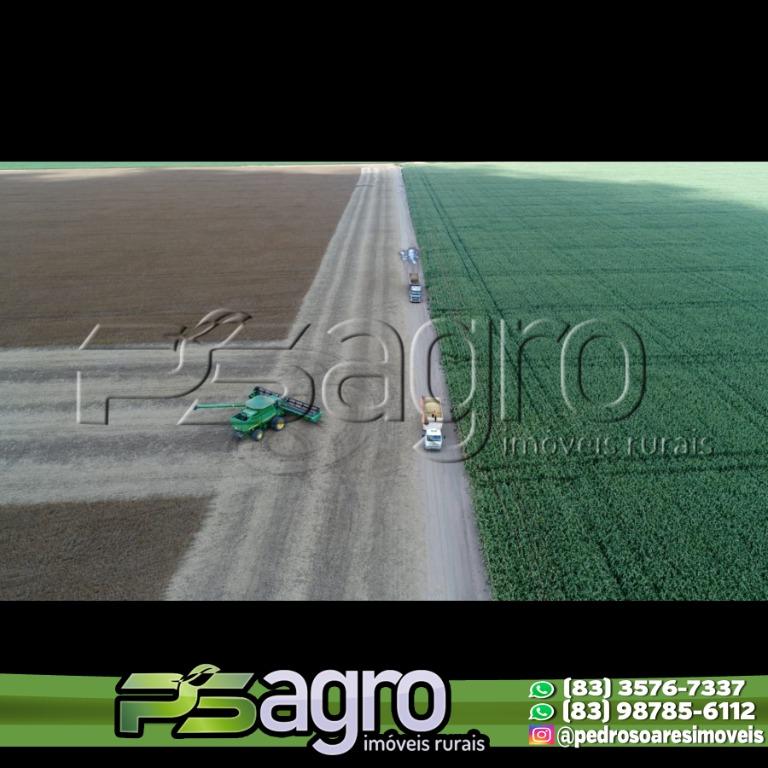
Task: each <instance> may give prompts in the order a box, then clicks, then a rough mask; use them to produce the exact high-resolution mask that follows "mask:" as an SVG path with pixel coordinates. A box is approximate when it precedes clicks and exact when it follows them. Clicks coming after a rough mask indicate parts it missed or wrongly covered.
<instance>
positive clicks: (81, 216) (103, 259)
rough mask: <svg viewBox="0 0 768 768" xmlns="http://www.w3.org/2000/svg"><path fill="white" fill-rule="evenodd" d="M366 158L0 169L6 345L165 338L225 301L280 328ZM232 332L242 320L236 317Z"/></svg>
mask: <svg viewBox="0 0 768 768" xmlns="http://www.w3.org/2000/svg"><path fill="white" fill-rule="evenodd" d="M359 174H360V169H359V168H358V167H355V166H309V167H301V168H218V169H210V170H198V169H162V170H157V169H129V170H125V169H117V170H115V169H111V170H88V171H19V172H10V171H9V172H0V231H1V232H2V233H3V234H2V239H0V263H1V264H2V267H3V273H4V279H3V280H2V282H1V283H0V346H5V347H33V346H45V345H66V346H69V345H76V346H79V345H80V344H81V343H82V342H83V340H84V339H85V338H86V336H87V335H88V334H89V333H90V332H91V331H92V329H93V328H94V326H95V325H96V324H97V323H99V324H101V326H102V328H101V330H100V333H99V337H98V340H99V341H102V342H109V341H121V342H135V343H144V342H163V341H165V340H169V339H172V338H173V337H174V336H175V335H176V334H178V333H179V332H180V331H181V329H182V328H183V327H184V326H186V327H192V326H194V325H195V324H196V323H197V322H198V321H199V320H200V319H201V318H202V317H203V316H204V315H205V314H207V313H208V312H210V311H212V310H215V309H219V308H227V309H230V310H233V311H238V312H247V313H248V314H250V315H251V316H252V318H253V319H252V320H251V321H250V322H249V323H247V324H246V326H245V328H244V330H243V333H242V334H241V336H240V337H239V339H242V340H254V339H265V338H282V337H284V336H285V335H286V334H287V333H288V331H289V329H290V327H291V323H292V321H293V319H294V316H295V314H296V311H297V309H298V307H299V305H300V303H301V300H302V298H303V296H304V294H305V293H306V291H307V289H308V288H309V286H310V285H311V283H312V279H313V277H314V275H315V272H316V271H317V268H318V266H319V263H320V260H321V258H322V256H323V253H324V252H325V250H326V247H327V245H328V242H329V240H330V239H331V237H332V235H333V232H334V230H335V227H336V224H337V222H338V221H339V218H340V217H341V214H342V212H343V211H344V208H345V206H346V205H347V202H348V201H349V198H350V195H351V193H352V190H353V189H354V186H355V184H356V182H357V179H358V177H359ZM229 328H230V329H231V328H232V326H229Z"/></svg>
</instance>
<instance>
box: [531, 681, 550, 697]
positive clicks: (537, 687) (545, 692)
mask: <svg viewBox="0 0 768 768" xmlns="http://www.w3.org/2000/svg"><path fill="white" fill-rule="evenodd" d="M554 694H555V686H554V685H553V684H552V683H550V682H549V681H548V680H539V681H537V682H535V683H531V690H530V693H529V694H528V698H529V699H548V698H549V697H550V696H554Z"/></svg>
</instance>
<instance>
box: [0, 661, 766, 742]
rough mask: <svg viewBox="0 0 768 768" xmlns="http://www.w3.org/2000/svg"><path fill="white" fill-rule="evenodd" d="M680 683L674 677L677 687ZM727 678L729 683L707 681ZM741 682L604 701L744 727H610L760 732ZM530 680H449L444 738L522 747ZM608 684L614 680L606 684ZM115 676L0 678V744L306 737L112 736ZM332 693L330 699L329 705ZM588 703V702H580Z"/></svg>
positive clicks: (759, 701)
mask: <svg viewBox="0 0 768 768" xmlns="http://www.w3.org/2000/svg"><path fill="white" fill-rule="evenodd" d="M687 679H688V678H684V677H680V678H678V682H680V683H682V682H684V681H685V680H687ZM711 679H714V680H718V679H732V678H711ZM733 679H745V680H746V681H747V683H746V685H745V686H744V689H743V690H742V692H741V695H740V696H739V697H738V699H736V698H734V697H731V698H725V697H711V698H705V697H702V696H697V697H695V698H693V699H689V698H687V697H685V696H684V695H678V696H676V697H674V698H664V697H655V698H652V697H626V698H619V697H617V696H616V695H615V686H614V696H613V698H612V701H613V702H614V705H615V703H616V702H617V701H639V700H642V701H660V700H662V701H691V702H693V705H694V708H700V707H701V706H703V705H704V704H705V703H707V702H710V701H718V702H721V701H735V700H740V701H751V702H753V703H754V704H755V708H756V709H755V719H754V720H750V721H741V722H737V721H725V720H716V721H709V720H705V719H704V718H703V717H694V718H692V719H691V720H687V721H676V722H670V721H664V720H656V721H632V720H628V721H617V720H615V719H614V720H613V721H612V722H611V723H610V725H611V726H612V727H621V728H637V729H649V728H653V729H661V730H665V729H673V728H679V729H686V728H691V727H692V726H693V725H696V726H698V727H699V728H700V729H710V728H730V729H739V728H742V729H746V728H747V727H748V726H749V725H753V726H755V727H760V728H766V730H768V676H744V677H737V676H734V678H733ZM532 682H533V681H532V680H454V681H451V683H450V688H451V717H450V721H449V723H448V725H447V726H446V727H445V728H444V729H443V732H444V733H466V732H467V731H469V730H473V729H474V730H478V731H480V732H481V733H484V734H485V735H487V736H488V737H489V738H490V741H491V745H492V746H496V747H512V746H526V745H527V744H528V726H529V724H530V723H529V720H528V715H529V711H530V707H531V705H532V704H533V703H535V702H536V701H539V700H537V699H529V697H528V693H529V690H530V685H531V683H532ZM551 682H553V683H554V684H555V685H556V686H557V693H556V694H555V695H554V696H552V697H551V698H549V699H547V700H546V701H548V702H549V703H551V704H553V705H554V706H555V708H556V709H557V716H556V717H555V718H553V719H552V721H551V723H552V724H554V725H555V726H560V725H562V724H563V720H562V719H561V712H562V709H561V708H562V702H563V696H562V691H563V681H562V680H557V679H552V680H551ZM614 682H615V681H614ZM117 683H118V678H108V677H75V676H58V675H56V676H53V675H51V676H48V675H0V746H168V745H173V746H186V747H189V746H220V745H221V746H271V747H274V746H285V747H289V746H294V747H295V746H304V745H306V743H307V741H308V738H309V737H306V736H301V737H287V738H278V737H275V736H270V735H267V734H264V733H262V732H261V731H259V730H257V731H256V732H254V733H252V734H250V735H249V736H246V737H243V738H220V739H219V738H203V739H174V738H173V737H171V735H170V730H171V727H172V725H171V724H170V723H167V724H166V723H149V724H147V725H146V726H145V731H144V735H143V736H142V737H141V738H140V739H122V738H118V737H117V736H115V734H114V712H115V695H116V694H115V686H116V685H117ZM264 690H265V689H263V688H262V687H261V686H260V685H254V686H253V687H252V689H251V691H252V693H254V694H255V695H256V696H258V695H260V694H261V693H263V692H264ZM337 693H338V692H337V691H332V701H333V700H336V701H337V700H338V697H337V696H336V697H335V699H334V697H333V694H337ZM381 698H382V702H383V706H382V710H381V711H382V731H384V730H388V729H390V728H393V727H394V723H393V720H392V716H391V711H390V708H389V701H390V697H389V692H388V691H387V690H383V691H382V692H381ZM583 700H585V701H586V700H588V699H583ZM425 703H426V694H425V693H424V691H423V690H420V691H419V692H418V693H417V696H416V705H417V708H418V707H423V705H424V704H425ZM571 726H572V727H573V728H601V727H602V726H603V724H602V723H588V722H580V723H577V722H573V723H571Z"/></svg>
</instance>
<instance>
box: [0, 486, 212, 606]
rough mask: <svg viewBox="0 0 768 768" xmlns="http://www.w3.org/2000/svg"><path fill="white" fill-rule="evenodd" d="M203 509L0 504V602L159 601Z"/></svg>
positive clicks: (143, 502) (157, 502)
mask: <svg viewBox="0 0 768 768" xmlns="http://www.w3.org/2000/svg"><path fill="white" fill-rule="evenodd" d="M206 507H207V500H206V499H203V498H199V499H196V498H180V499H165V498H148V499H135V500H131V501H109V502H70V503H64V504H35V505H29V506H27V505H23V506H21V505H19V506H6V507H0V599H1V600H29V599H32V600H62V599H65V600H99V599H101V600H111V599H114V600H119V599H133V600H152V599H159V598H160V597H162V595H163V591H164V589H165V587H166V585H167V583H168V581H169V580H170V578H171V577H172V576H173V572H174V568H175V567H176V563H177V561H178V559H179V557H180V556H181V555H182V553H183V552H184V551H185V550H186V548H187V547H188V546H189V542H190V539H191V538H192V536H194V534H195V533H196V531H197V529H198V528H199V527H200V523H201V521H202V518H203V515H204V513H205V510H206Z"/></svg>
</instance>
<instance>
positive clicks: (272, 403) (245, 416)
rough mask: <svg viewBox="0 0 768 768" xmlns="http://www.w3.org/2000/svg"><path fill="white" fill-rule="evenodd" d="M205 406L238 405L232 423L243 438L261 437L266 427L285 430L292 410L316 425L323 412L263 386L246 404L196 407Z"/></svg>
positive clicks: (210, 405) (211, 405) (217, 405)
mask: <svg viewBox="0 0 768 768" xmlns="http://www.w3.org/2000/svg"><path fill="white" fill-rule="evenodd" d="M206 408H239V409H240V411H239V412H238V413H236V414H235V415H234V416H232V417H231V418H230V420H229V423H230V424H231V425H232V429H234V430H235V437H237V438H240V439H242V438H243V437H247V436H248V435H250V436H251V438H253V439H254V440H257V441H258V440H261V439H262V438H263V437H264V434H265V432H266V431H267V429H274V430H277V431H278V432H279V431H280V430H282V429H285V423H286V422H285V416H286V414H288V413H290V414H293V415H294V416H299V417H300V418H302V419H306V420H307V421H311V422H312V423H313V424H317V422H318V421H320V419H321V417H322V415H323V412H322V411H321V410H320V409H319V408H318V407H317V406H316V405H311V404H310V403H304V402H302V401H301V400H296V399H294V398H292V397H281V396H280V395H279V394H278V393H277V392H272V391H271V390H269V389H264V387H256V388H255V389H254V390H253V392H251V394H250V395H249V396H248V399H247V400H246V401H245V402H244V403H202V404H200V405H196V406H195V408H194V410H196V411H198V410H203V409H206Z"/></svg>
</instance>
